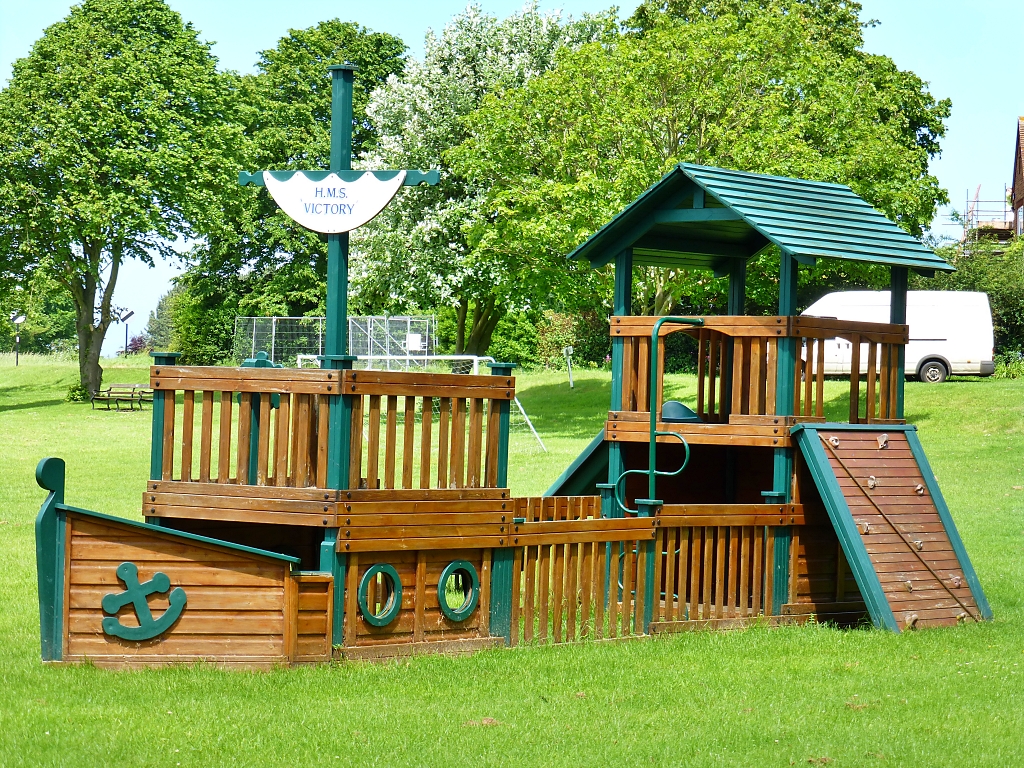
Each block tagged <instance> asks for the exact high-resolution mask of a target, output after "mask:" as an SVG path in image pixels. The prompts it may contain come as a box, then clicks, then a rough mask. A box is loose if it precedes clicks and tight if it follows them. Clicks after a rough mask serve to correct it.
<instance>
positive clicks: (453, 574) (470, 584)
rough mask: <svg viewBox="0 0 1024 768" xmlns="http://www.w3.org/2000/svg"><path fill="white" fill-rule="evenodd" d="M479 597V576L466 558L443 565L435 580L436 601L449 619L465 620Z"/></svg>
mask: <svg viewBox="0 0 1024 768" xmlns="http://www.w3.org/2000/svg"><path fill="white" fill-rule="evenodd" d="M479 599H480V577H479V576H478V575H477V572H476V568H475V567H474V566H473V564H472V563H471V562H469V561H468V560H456V561H454V562H451V563H449V564H448V565H446V566H445V569H444V570H443V571H441V578H440V579H439V580H438V582H437V602H438V604H439V605H440V607H441V613H443V614H444V615H445V616H447V617H448V618H449V619H450V620H451V621H465V620H466V619H468V618H469V615H470V614H471V613H473V609H474V608H476V604H477V601H478V600H479Z"/></svg>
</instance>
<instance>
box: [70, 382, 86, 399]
mask: <svg viewBox="0 0 1024 768" xmlns="http://www.w3.org/2000/svg"><path fill="white" fill-rule="evenodd" d="M64 401H65V402H68V403H87V402H89V390H88V389H86V388H85V387H84V386H83V385H82V383H81V382H75V383H74V384H72V385H71V386H70V387H68V393H67V394H66V395H64Z"/></svg>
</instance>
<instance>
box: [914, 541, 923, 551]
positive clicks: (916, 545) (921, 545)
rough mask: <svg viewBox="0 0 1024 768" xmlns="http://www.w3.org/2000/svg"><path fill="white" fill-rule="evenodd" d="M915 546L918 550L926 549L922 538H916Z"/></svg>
mask: <svg viewBox="0 0 1024 768" xmlns="http://www.w3.org/2000/svg"><path fill="white" fill-rule="evenodd" d="M914 546H915V547H917V551H918V552H920V551H921V550H922V549H924V542H923V541H921V540H920V539H914Z"/></svg>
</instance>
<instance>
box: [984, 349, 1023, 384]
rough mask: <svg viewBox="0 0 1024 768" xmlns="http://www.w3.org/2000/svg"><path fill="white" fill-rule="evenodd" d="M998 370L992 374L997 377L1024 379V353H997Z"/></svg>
mask: <svg viewBox="0 0 1024 768" xmlns="http://www.w3.org/2000/svg"><path fill="white" fill-rule="evenodd" d="M995 363H996V370H995V373H993V374H992V377H993V378H995V379H1024V354H1022V353H1020V352H1006V353H1004V354H1001V355H996V359H995Z"/></svg>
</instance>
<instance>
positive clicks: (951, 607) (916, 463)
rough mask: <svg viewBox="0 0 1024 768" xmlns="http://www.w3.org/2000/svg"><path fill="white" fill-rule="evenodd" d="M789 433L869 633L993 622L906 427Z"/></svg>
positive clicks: (808, 428) (833, 427)
mask: <svg viewBox="0 0 1024 768" xmlns="http://www.w3.org/2000/svg"><path fill="white" fill-rule="evenodd" d="M792 434H793V437H794V439H795V440H796V442H797V445H798V446H799V448H800V451H801V453H802V454H803V457H804V459H805V460H806V462H807V465H808V467H809V469H810V471H811V475H812V477H813V478H814V482H815V485H816V486H817V488H818V491H819V493H820V494H821V498H822V500H823V501H824V503H825V507H826V509H827V510H828V514H829V517H830V519H831V521H832V525H833V526H834V528H835V531H836V533H837V535H838V537H839V541H840V543H841V544H842V547H843V551H844V552H845V553H846V558H847V561H848V562H849V564H850V569H851V570H852V571H853V574H854V576H855V578H856V580H857V585H858V587H859V589H860V592H861V594H862V595H863V596H864V601H865V603H866V604H867V607H868V612H869V613H870V615H871V619H872V621H873V622H874V624H875V626H878V627H885V628H888V629H891V630H894V631H897V632H898V631H900V630H902V629H911V628H920V627H929V626H948V625H953V624H957V623H958V622H963V621H972V620H973V621H981V620H982V619H990V618H992V612H991V610H990V609H989V605H988V602H987V601H986V599H985V595H984V593H983V592H982V589H981V584H980V583H979V582H978V577H977V575H976V574H975V572H974V568H973V566H972V565H971V561H970V559H969V558H968V557H967V552H966V550H965V549H964V545H963V542H962V541H961V540H960V535H959V533H957V530H956V526H955V525H954V523H953V519H952V517H950V514H949V509H948V508H947V507H946V502H945V501H944V500H943V498H942V493H941V492H940V491H939V486H938V483H937V481H936V479H935V475H934V474H933V473H932V470H931V468H930V467H929V465H928V460H927V458H926V457H925V455H924V451H923V449H922V447H921V443H920V441H919V440H918V438H917V433H916V430H915V428H914V427H913V426H908V425H891V424H890V425H884V426H880V425H877V424H801V425H798V426H796V427H794V428H793V429H792Z"/></svg>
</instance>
